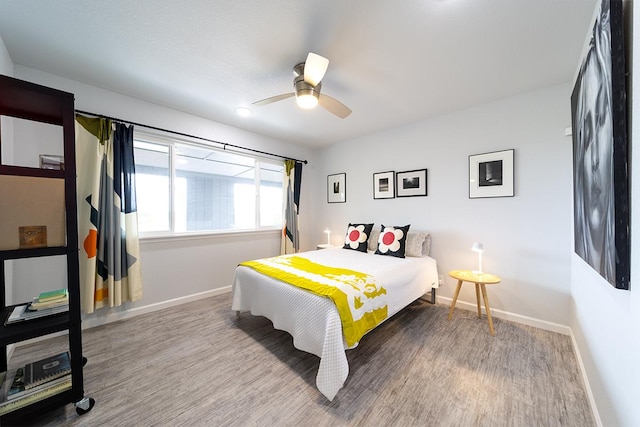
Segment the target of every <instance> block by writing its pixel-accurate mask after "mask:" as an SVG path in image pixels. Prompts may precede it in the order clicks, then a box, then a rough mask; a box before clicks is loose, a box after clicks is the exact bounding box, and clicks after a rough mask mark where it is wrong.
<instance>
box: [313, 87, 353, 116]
mask: <svg viewBox="0 0 640 427" xmlns="http://www.w3.org/2000/svg"><path fill="white" fill-rule="evenodd" d="M318 103H319V104H320V105H322V107H324V108H325V109H326V110H327V111H329V112H330V113H332V114H335V115H336V116H338V117H340V118H341V119H344V118H346V117H348V116H349V114H351V109H350V108H349V107H347V106H346V105H344V104H343V103H342V102H340V101H338V100H337V99H335V98H332V97H330V96H329V95H325V94H322V93H321V94H320V97H319V98H318Z"/></svg>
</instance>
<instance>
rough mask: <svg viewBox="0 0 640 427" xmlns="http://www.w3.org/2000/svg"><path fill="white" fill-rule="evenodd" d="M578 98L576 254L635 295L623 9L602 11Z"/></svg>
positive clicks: (574, 121) (613, 0) (614, 5)
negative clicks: (632, 274) (631, 248)
mask: <svg viewBox="0 0 640 427" xmlns="http://www.w3.org/2000/svg"><path fill="white" fill-rule="evenodd" d="M591 24H592V25H591V26H590V30H589V33H588V34H587V37H586V41H585V43H584V48H583V51H582V55H581V57H580V63H579V66H578V70H577V72H576V78H575V80H574V81H575V83H574V87H573V91H572V93H571V128H572V139H573V224H574V227H573V228H574V251H575V253H576V254H577V255H578V256H579V257H580V258H582V259H583V260H584V261H585V262H586V263H587V264H588V265H590V266H591V267H592V268H593V269H594V270H595V271H597V272H598V273H599V274H600V276H602V277H603V278H604V279H605V280H606V281H607V282H609V283H610V284H611V285H612V286H614V287H615V288H617V289H629V283H630V277H629V276H630V234H629V178H628V141H627V94H626V84H625V46H624V44H625V42H624V18H623V8H622V2H621V1H618V0H602V1H601V2H600V3H599V4H598V5H597V7H596V10H595V12H594V16H593V19H592V21H591Z"/></svg>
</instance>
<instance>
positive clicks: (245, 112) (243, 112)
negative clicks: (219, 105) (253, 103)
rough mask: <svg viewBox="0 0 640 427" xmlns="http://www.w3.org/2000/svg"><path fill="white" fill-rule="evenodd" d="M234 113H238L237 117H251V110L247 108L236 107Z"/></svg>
mask: <svg viewBox="0 0 640 427" xmlns="http://www.w3.org/2000/svg"><path fill="white" fill-rule="evenodd" d="M236 113H238V115H239V116H242V117H248V116H250V115H251V110H250V109H248V108H247V107H238V108H236Z"/></svg>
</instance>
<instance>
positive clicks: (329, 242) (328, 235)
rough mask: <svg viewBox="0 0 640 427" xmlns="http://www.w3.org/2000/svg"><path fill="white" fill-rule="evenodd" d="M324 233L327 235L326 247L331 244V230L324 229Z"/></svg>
mask: <svg viewBox="0 0 640 427" xmlns="http://www.w3.org/2000/svg"><path fill="white" fill-rule="evenodd" d="M324 232H325V233H327V245H330V244H331V230H329V228H325V229H324Z"/></svg>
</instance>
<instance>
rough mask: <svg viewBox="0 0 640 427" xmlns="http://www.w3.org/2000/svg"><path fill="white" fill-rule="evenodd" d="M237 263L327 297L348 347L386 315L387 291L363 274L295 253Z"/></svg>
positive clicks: (372, 278) (380, 321)
mask: <svg viewBox="0 0 640 427" xmlns="http://www.w3.org/2000/svg"><path fill="white" fill-rule="evenodd" d="M240 265H243V266H246V267H250V268H253V269H254V270H256V271H258V272H259V273H262V274H264V275H267V276H269V277H273V278H275V279H278V280H281V281H283V282H285V283H289V284H291V285H294V286H297V287H299V288H302V289H306V290H308V291H310V292H313V293H315V294H317V295H320V296H324V297H329V298H331V299H332V300H333V302H334V303H335V305H336V308H337V309H338V313H339V315H340V319H341V321H342V331H343V334H344V338H345V341H346V343H347V346H349V347H351V346H352V345H354V344H356V343H357V342H359V341H360V338H362V337H363V336H364V334H366V333H367V332H369V331H370V330H371V329H373V328H375V327H376V326H377V325H379V324H380V323H382V321H383V320H384V319H386V318H387V304H386V294H387V291H386V290H385V289H384V288H383V287H381V286H378V285H377V284H376V283H375V279H374V277H372V276H369V275H367V274H364V273H359V272H357V271H352V270H347V269H344V268H336V267H329V266H326V265H322V264H317V263H314V262H312V261H310V260H308V259H306V258H302V257H299V256H296V255H281V256H278V257H273V258H265V259H260V260H255V261H246V262H243V263H240Z"/></svg>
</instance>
